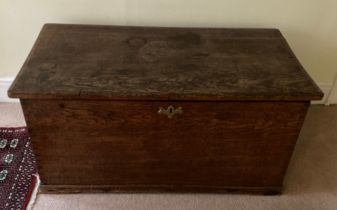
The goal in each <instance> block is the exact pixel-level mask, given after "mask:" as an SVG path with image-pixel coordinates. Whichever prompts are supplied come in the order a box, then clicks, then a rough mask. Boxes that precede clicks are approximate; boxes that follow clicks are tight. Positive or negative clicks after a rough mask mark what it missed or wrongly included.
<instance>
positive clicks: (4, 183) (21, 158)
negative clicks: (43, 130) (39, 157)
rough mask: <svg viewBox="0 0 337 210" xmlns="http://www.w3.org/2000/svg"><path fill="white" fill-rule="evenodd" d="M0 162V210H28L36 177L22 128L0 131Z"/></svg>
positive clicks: (30, 150)
mask: <svg viewBox="0 0 337 210" xmlns="http://www.w3.org/2000/svg"><path fill="white" fill-rule="evenodd" d="M0 161H1V162H0V163H1V165H0V209H2V210H6V209H15V210H21V209H22V210H25V209H30V208H31V206H32V202H31V201H32V200H34V199H32V198H34V196H32V195H35V194H36V191H37V186H38V176H37V174H36V166H35V158H34V155H33V152H32V149H31V145H30V139H29V135H28V131H27V128H26V127H18V128H0Z"/></svg>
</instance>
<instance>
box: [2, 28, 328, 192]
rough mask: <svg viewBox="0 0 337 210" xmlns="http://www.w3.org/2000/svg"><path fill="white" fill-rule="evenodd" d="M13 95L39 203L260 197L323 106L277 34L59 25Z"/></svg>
mask: <svg viewBox="0 0 337 210" xmlns="http://www.w3.org/2000/svg"><path fill="white" fill-rule="evenodd" d="M8 94H9V96H10V97H12V98H19V99H20V101H21V104H22V108H23V111H24V115H25V119H26V122H27V126H28V129H29V132H30V135H31V140H32V144H33V149H34V151H35V153H36V158H37V164H38V171H39V174H40V178H41V182H42V186H41V191H42V192H150V191H152V192H153V191H158V192H173V191H174V192H227V191H249V192H262V193H278V192H280V190H281V187H282V182H283V178H284V175H285V172H286V169H287V166H288V163H289V160H290V158H291V155H292V152H293V149H294V146H295V144H296V140H297V138H298V135H299V132H300V129H301V126H302V123H303V120H304V118H305V115H306V112H307V109H308V106H309V104H310V100H318V99H321V98H322V95H323V94H322V92H321V90H320V89H319V88H318V87H317V86H316V85H315V83H314V82H313V80H312V79H311V78H310V77H309V76H308V74H307V73H306V72H305V70H304V69H303V67H302V66H301V64H300V63H299V61H298V60H297V59H296V57H295V55H294V54H293V53H292V51H291V49H290V48H289V46H288V44H287V42H286V40H285V39H284V38H283V36H282V35H281V33H280V32H279V31H278V30H276V29H202V28H154V27H122V26H88V25H62V24H46V25H45V26H44V27H43V29H42V31H41V33H40V35H39V37H38V39H37V41H36V43H35V45H34V47H33V49H32V51H31V53H30V54H29V56H28V58H27V60H26V62H25V63H24V65H23V67H22V69H21V71H20V73H19V74H18V76H17V77H16V79H15V81H14V83H13V84H12V86H11V88H10V89H9V91H8Z"/></svg>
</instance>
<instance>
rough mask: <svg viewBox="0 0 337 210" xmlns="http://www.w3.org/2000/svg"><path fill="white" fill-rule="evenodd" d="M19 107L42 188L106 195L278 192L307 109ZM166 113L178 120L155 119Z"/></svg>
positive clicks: (39, 103) (48, 103)
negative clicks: (106, 191) (105, 189)
mask: <svg viewBox="0 0 337 210" xmlns="http://www.w3.org/2000/svg"><path fill="white" fill-rule="evenodd" d="M21 103H22V107H23V110H24V114H25V118H26V120H27V125H28V128H29V132H30V135H31V139H32V144H33V149H34V151H35V153H36V158H37V163H38V171H39V174H40V177H41V181H42V183H43V185H47V186H65V185H71V186H74V185H77V186H83V185H84V186H93V187H96V189H100V188H99V186H103V185H108V186H111V189H110V190H112V191H113V189H114V188H113V187H112V186H124V187H123V189H125V190H126V191H127V189H130V190H132V189H137V188H135V186H149V188H148V190H151V189H152V190H153V188H156V186H157V189H161V190H163V191H165V188H166V190H167V191H168V190H170V189H172V188H175V186H180V187H178V188H177V191H179V189H193V186H198V188H200V189H201V191H212V189H215V188H217V189H218V191H221V190H223V191H226V190H228V189H231V188H232V189H233V188H247V189H248V188H265V189H275V188H281V186H282V181H283V177H284V174H285V172H286V168H287V166H288V162H289V160H290V157H291V154H292V151H293V147H294V145H295V143H296V140H297V137H298V134H299V131H300V129H301V126H302V123H303V120H304V117H305V114H306V111H307V108H308V103H307V102H277V103H274V102H227V103H220V102H217V103H215V102H199V103H194V102H178V101H172V102H161V101H157V102H145V101H144V102H140V101H138V102H118V101H93V100H92V101H91V100H83V101H82V100H79V101H78V100H64V101H58V100H21ZM169 105H173V106H175V107H178V106H181V107H182V109H183V114H182V115H176V116H175V117H174V118H173V119H168V118H167V117H166V116H165V115H159V114H158V113H157V111H158V108H159V107H160V106H161V107H167V106H169ZM128 186H129V187H130V188H128ZM165 186H166V187H165ZM84 189H88V188H84ZM116 189H117V188H116ZM144 189H145V190H146V189H147V188H146V187H144V188H143V190H144ZM195 189H196V188H195ZM202 189H203V190H202Z"/></svg>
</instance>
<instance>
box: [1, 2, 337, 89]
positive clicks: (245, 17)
mask: <svg viewBox="0 0 337 210" xmlns="http://www.w3.org/2000/svg"><path fill="white" fill-rule="evenodd" d="M46 22H59V23H89V24H118V25H152V26H159V25H160V26H207V27H272V28H280V29H281V31H282V32H283V33H284V35H285V36H286V38H287V39H288V41H289V43H290V45H291V47H292V48H293V50H294V51H295V53H296V54H297V56H298V57H299V59H300V60H301V62H302V63H303V65H304V66H305V67H306V69H307V71H308V72H309V74H310V75H311V76H312V77H313V78H314V80H315V81H316V82H318V83H324V84H332V79H333V77H334V74H335V72H336V71H337V38H336V37H337V1H336V0H253V1H249V0H166V1H165V0H0V78H1V77H14V76H15V75H16V73H17V72H18V70H19V69H20V67H21V65H22V63H23V62H24V59H25V58H26V56H27V54H28V52H29V50H30V48H31V47H32V44H33V42H34V40H35V39H36V36H37V34H38V32H39V30H40V28H41V26H42V25H43V24H44V23H46Z"/></svg>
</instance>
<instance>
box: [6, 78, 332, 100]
mask: <svg viewBox="0 0 337 210" xmlns="http://www.w3.org/2000/svg"><path fill="white" fill-rule="evenodd" d="M12 82H13V78H0V102H19V100H17V99H10V98H8V96H7V90H8V88H9V86H10V85H11V84H12ZM318 86H319V87H320V88H321V90H322V91H323V92H324V98H323V99H322V100H320V101H313V102H312V104H325V105H330V104H337V83H335V84H328V83H318Z"/></svg>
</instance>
